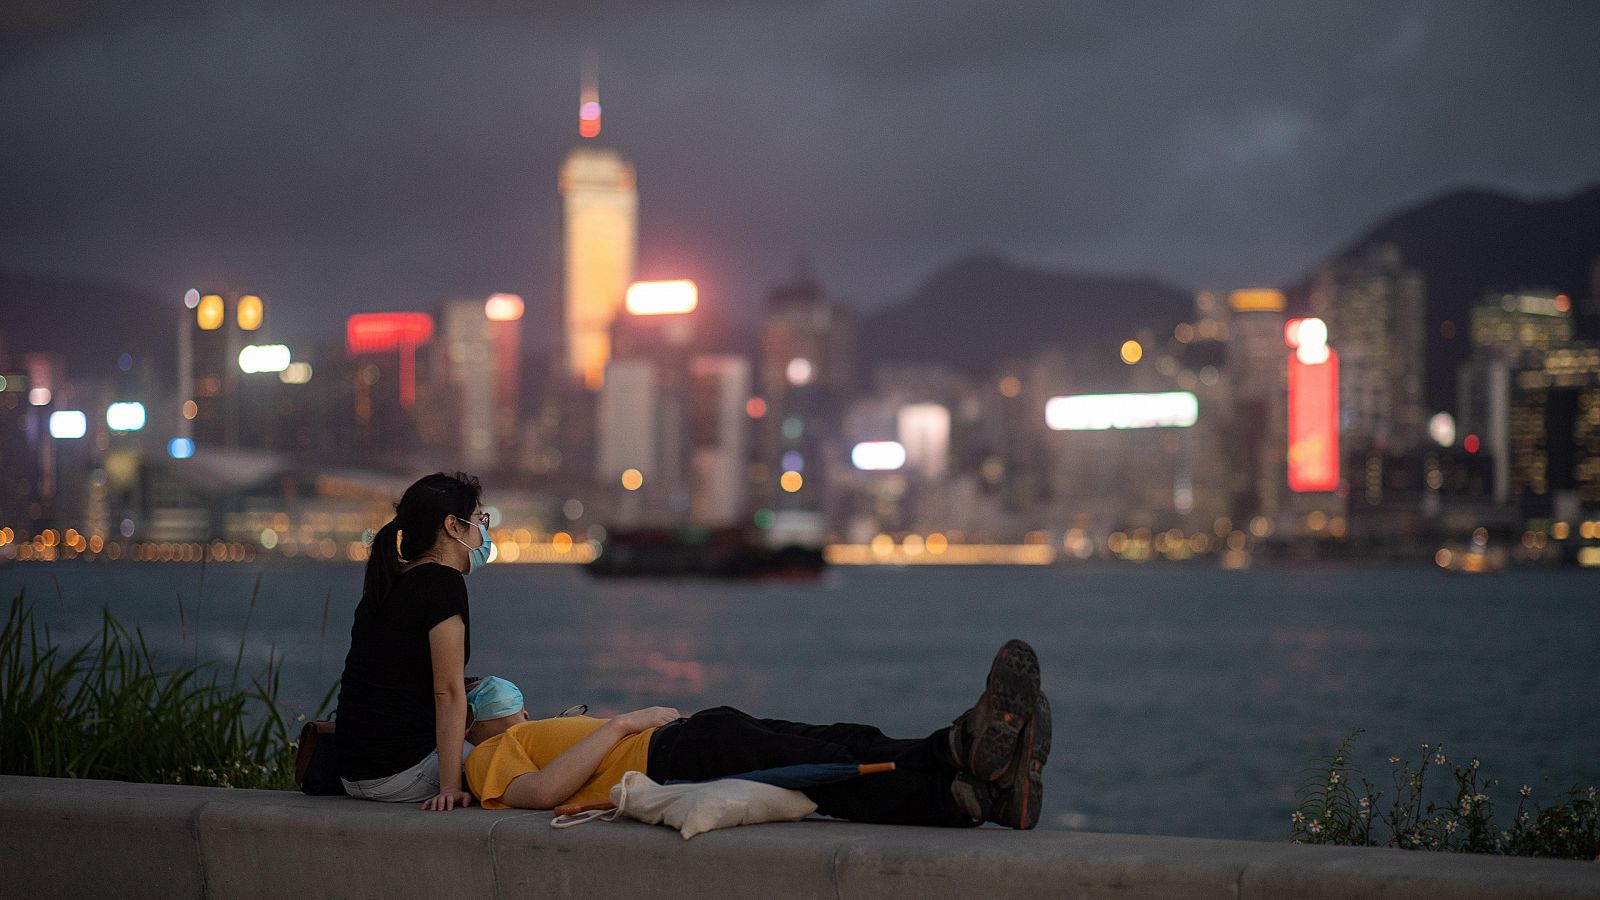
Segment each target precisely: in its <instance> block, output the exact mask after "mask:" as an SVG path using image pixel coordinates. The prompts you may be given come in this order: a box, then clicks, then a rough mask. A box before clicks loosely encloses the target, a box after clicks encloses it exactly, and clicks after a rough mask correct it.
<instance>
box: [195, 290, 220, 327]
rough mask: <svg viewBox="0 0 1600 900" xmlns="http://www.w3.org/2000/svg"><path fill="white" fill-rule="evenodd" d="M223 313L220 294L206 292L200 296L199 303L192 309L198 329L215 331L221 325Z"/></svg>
mask: <svg viewBox="0 0 1600 900" xmlns="http://www.w3.org/2000/svg"><path fill="white" fill-rule="evenodd" d="M223 315H224V314H223V310H222V295H221V294H207V295H205V296H204V297H201V298H200V305H199V306H198V307H196V308H195V311H194V320H195V322H196V323H197V324H199V326H200V330H202V331H216V330H217V329H218V328H221V327H222V319H223Z"/></svg>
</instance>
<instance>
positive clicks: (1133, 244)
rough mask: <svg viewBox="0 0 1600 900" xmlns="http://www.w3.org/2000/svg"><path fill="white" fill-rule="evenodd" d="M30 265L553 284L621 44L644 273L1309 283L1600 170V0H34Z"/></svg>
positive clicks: (117, 273)
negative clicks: (989, 266)
mask: <svg viewBox="0 0 1600 900" xmlns="http://www.w3.org/2000/svg"><path fill="white" fill-rule="evenodd" d="M11 6H13V7H15V9H10V10H7V11H5V12H3V13H0V17H3V18H0V22H3V25H0V34H3V37H0V268H6V269H12V270H27V271H43V272H54V273H62V274H71V275H78V276H93V277H109V278H115V279H119V280H124V281H128V282H131V283H134V284H137V285H140V286H145V287H148V288H151V289H154V290H158V291H162V292H165V293H168V294H170V295H172V296H173V297H174V298H176V297H177V296H178V295H179V294H181V292H182V290H183V289H185V288H187V287H189V286H192V285H193V286H200V287H204V286H206V285H207V284H219V285H222V284H232V285H235V286H238V287H248V288H251V289H254V290H259V291H263V292H266V293H267V294H268V295H269V296H270V297H271V298H272V301H273V303H274V319H275V322H274V324H275V326H276V327H275V331H277V332H278V333H279V334H280V335H282V336H290V337H300V336H310V335H312V334H314V333H318V332H324V333H325V332H328V331H332V330H334V329H336V328H337V323H338V321H339V320H340V318H341V317H342V316H343V315H344V314H346V313H348V312H353V311H358V310H363V309H386V308H394V309H403V308H427V307H429V306H431V305H432V304H433V303H434V302H436V301H438V300H439V299H442V298H444V297H447V296H457V295H459V296H474V295H481V294H482V293H484V292H487V291H490V290H516V291H520V292H523V293H526V294H528V295H530V298H531V299H533V300H534V301H535V303H536V305H538V306H544V305H547V303H539V299H540V298H541V297H545V296H547V295H548V294H549V292H550V288H551V285H552V284H553V277H552V262H553V253H552V245H553V235H554V225H555V223H556V222H557V220H558V213H559V210H558V206H557V199H556V193H555V171H556V168H557V166H558V165H559V162H560V159H561V157H562V155H563V154H564V153H565V152H566V151H567V150H568V149H569V148H570V147H571V146H572V145H573V144H574V143H575V142H576V141H577V136H576V108H577V96H576V95H577V87H578V85H577V81H578V69H579V60H580V58H581V52H582V48H583V47H584V46H586V45H590V46H593V47H595V48H596V49H597V50H598V54H599V58H600V66H601V99H602V102H603V105H604V109H605V134H604V135H603V137H604V139H606V140H607V141H608V142H610V143H613V144H614V145H616V146H617V147H619V148H621V149H622V150H623V151H624V152H625V153H627V154H628V155H629V156H630V157H631V158H632V159H633V160H634V161H635V163H636V164H637V166H638V169H639V185H640V197H641V214H642V248H641V249H642V260H641V262H642V275H644V276H647V277H648V276H689V277H695V278H697V279H699V280H700V281H701V283H702V291H703V295H704V297H705V300H706V302H708V303H727V304H730V305H733V306H736V307H743V308H753V307H754V305H755V303H756V300H757V298H758V297H759V296H760V295H761V292H762V291H763V290H764V288H765V286H766V285H768V284H769V283H770V282H771V281H772V280H774V279H775V278H778V277H780V276H782V275H784V274H785V273H787V272H788V271H789V270H790V269H791V268H792V261H793V260H794V259H795V258H796V256H797V255H800V254H806V255H808V256H809V257H810V258H811V260H812V262H813V264H814V267H815V269H816V270H817V272H818V273H819V274H820V275H821V276H822V278H823V279H824V281H825V282H826V284H827V285H828V286H829V287H830V288H831V289H832V291H833V292H835V293H836V294H838V295H840V296H843V297H845V298H847V299H850V300H852V301H854V302H857V303H859V304H860V305H861V306H863V307H874V306H878V305H881V304H883V303H886V302H890V301H892V300H894V299H897V298H900V297H903V296H904V295H906V294H907V293H909V292H910V291H911V290H912V289H913V288H914V287H915V285H916V283H917V282H918V281H919V280H920V279H922V278H923V277H925V276H926V275H928V274H929V273H930V272H931V271H932V270H933V269H935V268H936V267H938V266H939V265H941V264H943V263H945V262H948V261H950V260H951V259H953V258H954V257H956V256H959V255H961V254H964V253H967V252H970V251H973V250H978V249H989V250H998V251H1001V252H1003V253H1006V254H1008V255H1011V256H1013V257H1014V258H1016V259H1018V260H1020V261H1023V262H1027V263H1034V264H1039V265H1045V266H1051V267H1061V268H1083V269H1092V270H1098V271H1110V272H1141V273H1149V274H1154V275H1157V276H1160V277H1162V278H1166V279H1169V280H1171V281H1173V282H1175V283H1177V284H1179V285H1183V286H1197V285H1216V286H1220V287H1232V286H1238V285H1244V284H1252V283H1278V282H1282V281H1285V280H1287V279H1289V278H1291V277H1293V276H1294V275H1296V274H1297V273H1299V272H1300V271H1301V270H1302V268H1303V267H1305V266H1307V265H1309V264H1310V263H1312V262H1314V261H1315V260H1316V259H1317V258H1318V257H1320V256H1322V255H1323V254H1326V253H1327V252H1329V251H1330V250H1332V249H1334V248H1335V247H1336V246H1337V245H1339V244H1341V243H1342V242H1344V241H1346V240H1348V239H1349V238H1351V237H1352V236H1353V235H1354V234H1355V233H1356V232H1357V231H1359V230H1360V229H1361V228H1362V227H1364V226H1365V225H1367V224H1369V223H1370V222H1371V221H1372V220H1374V219H1375V218H1377V217H1380V216H1382V215H1384V214H1386V213H1388V212H1390V211H1392V210H1394V209H1395V208H1396V207H1397V206H1399V205H1403V204H1407V203H1412V202H1416V201H1419V200H1421V199H1424V198H1426V197H1427V196H1429V195H1431V194H1433V193H1435V192H1437V191H1440V190H1443V189H1446V188H1450V187H1455V186H1460V185H1476V186H1487V187H1495V188H1502V189H1506V190H1510V191H1514V192H1518V193H1524V194H1530V195H1552V194H1565V193H1568V192H1570V191H1571V190H1573V189H1575V188H1577V187H1578V186H1580V185H1583V184H1586V183H1589V182H1591V181H1593V180H1595V179H1597V178H1600V103H1597V102H1596V98H1600V7H1596V5H1595V4H1593V3H1589V2H1566V3H1561V2H1540V0H1522V2H1505V3H1478V2H1465V0H1462V2H1448V0H1446V2H1432V3H1424V2H1401V0H1396V2H1385V3H1353V2H1337V3H1336V2H1327V3H1300V2H1285V0H1233V2H1214V3H1200V2H1196V3H1188V2H1171V3H1143V2H1128V0H1104V2H1064V0H1042V2H1004V3H995V2H992V0H990V2H982V0H972V2H967V0H891V2H876V0H820V2H798V0H797V2H766V3H747V4H746V3H732V2H728V3H720V2H700V3H672V4H669V3H664V2H663V3H645V2H637V3H626V2H604V0H592V2H572V0H544V2H538V0H527V2H512V0H502V2H470V0H452V2H445V0H437V2H433V0H395V2H381V3H380V2H363V0H343V2H336V3H326V2H313V0H304V2H283V3H254V2H219V3H202V2H185V0H154V2H139V3H104V2H99V0H77V2H67V3H54V2H49V0H36V2H26V0H25V2H22V3H17V4H11Z"/></svg>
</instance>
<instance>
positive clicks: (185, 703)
mask: <svg viewBox="0 0 1600 900" xmlns="http://www.w3.org/2000/svg"><path fill="white" fill-rule="evenodd" d="M241 642H242V639H241ZM276 662H277V660H276V655H275V654H271V653H269V655H268V663H267V669H266V672H265V673H264V675H262V676H261V677H252V678H251V679H250V686H249V688H248V689H241V688H240V687H239V686H238V684H237V670H236V672H235V676H234V680H233V681H232V682H229V683H222V682H220V681H218V679H217V676H216V673H215V671H214V670H213V669H212V667H211V666H209V665H179V666H177V667H176V668H173V669H170V670H162V669H161V668H159V667H158V666H157V665H156V662H155V659H154V656H153V655H152V653H151V651H150V648H149V647H148V646H147V645H146V643H145V640H144V635H143V633H142V632H141V631H140V630H139V629H137V628H136V629H134V631H133V632H131V633H130V632H129V631H128V630H127V629H126V628H124V627H123V626H122V625H121V623H119V622H118V621H117V620H116V619H115V618H114V617H112V615H111V614H110V613H109V612H102V619H101V626H100V633H99V635H98V637H96V638H94V639H91V640H90V641H88V642H87V643H85V644H84V645H83V646H82V647H79V648H77V649H76V650H74V651H71V652H67V651H66V650H64V649H63V648H62V647H60V646H58V645H57V644H56V643H55V642H54V641H53V640H52V639H51V637H50V629H49V627H48V626H41V625H40V624H39V623H38V621H37V619H36V618H35V616H34V611H33V609H32V607H30V606H29V605H28V604H27V603H26V600H25V597H24V596H23V595H18V596H17V597H16V598H14V599H13V600H12V601H11V605H10V609H9V611H8V613H7V615H6V619H5V623H4V626H3V627H0V773H5V774H9V775H35V776H47V777H57V778H108V779H116V780H122V781H143V782H163V783H169V784H198V785H214V786H221V787H253V788H276V789H292V788H293V787H294V779H293V776H294V753H295V745H294V743H293V741H292V740H291V739H290V737H291V736H290V732H289V729H290V727H291V723H290V721H288V720H287V719H286V718H285V716H284V715H283V713H282V712H281V711H280V706H279V702H278V676H279V671H278V670H277V666H276ZM332 693H333V692H332V691H330V692H329V698H331V696H332ZM326 704H327V698H325V699H324V702H323V706H324V707H326Z"/></svg>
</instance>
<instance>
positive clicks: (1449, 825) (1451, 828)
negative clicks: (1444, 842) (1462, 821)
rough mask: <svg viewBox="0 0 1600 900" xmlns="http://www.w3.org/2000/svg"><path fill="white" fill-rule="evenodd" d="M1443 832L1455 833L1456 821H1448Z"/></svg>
mask: <svg viewBox="0 0 1600 900" xmlns="http://www.w3.org/2000/svg"><path fill="white" fill-rule="evenodd" d="M1444 830H1445V831H1455V830H1456V820H1455V819H1451V820H1450V821H1448V822H1446V823H1444Z"/></svg>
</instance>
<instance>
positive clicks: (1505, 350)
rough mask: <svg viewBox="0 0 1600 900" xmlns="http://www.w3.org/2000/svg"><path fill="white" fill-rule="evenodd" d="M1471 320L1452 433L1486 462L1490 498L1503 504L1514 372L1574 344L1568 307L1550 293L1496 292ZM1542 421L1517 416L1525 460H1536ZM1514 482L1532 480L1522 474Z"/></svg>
mask: <svg viewBox="0 0 1600 900" xmlns="http://www.w3.org/2000/svg"><path fill="white" fill-rule="evenodd" d="M1470 321H1471V334H1470V337H1471V341H1472V350H1471V356H1470V357H1468V359H1467V361H1466V362H1465V363H1463V364H1462V365H1461V367H1460V369H1459V370H1458V371H1459V374H1458V375H1457V379H1456V418H1455V426H1456V428H1455V431H1456V432H1457V434H1458V435H1459V437H1460V439H1461V440H1464V441H1470V442H1471V443H1472V445H1473V447H1472V449H1473V452H1474V453H1481V454H1483V455H1484V456H1486V457H1487V458H1488V459H1489V460H1490V463H1489V464H1490V465H1491V467H1492V469H1493V472H1494V478H1493V484H1494V487H1493V495H1494V498H1495V500H1496V502H1498V503H1506V502H1508V501H1510V499H1511V496H1512V483H1513V479H1512V474H1511V467H1512V458H1513V455H1514V454H1513V451H1512V440H1513V439H1512V417H1513V411H1512V408H1511V389H1512V379H1513V377H1514V374H1515V372H1516V371H1517V370H1519V369H1522V368H1527V367H1530V366H1539V365H1541V360H1542V359H1543V357H1544V356H1545V355H1546V354H1547V353H1548V352H1549V351H1550V350H1552V349H1554V348H1557V347H1561V346H1565V345H1566V344H1567V343H1568V342H1569V341H1571V340H1572V336H1573V333H1574V324H1575V323H1574V319H1573V314H1572V304H1571V302H1570V301H1569V300H1568V298H1567V297H1566V296H1564V295H1561V294H1558V293H1555V292H1553V291H1547V292H1535V291H1520V292H1516V293H1499V292H1495V293H1492V294H1490V295H1489V296H1487V297H1485V298H1484V300H1483V302H1482V303H1481V304H1479V305H1478V306H1477V307H1475V308H1474V309H1473V310H1472V313H1471V320H1470ZM1541 421H1542V419H1541V417H1540V415H1539V414H1537V413H1536V412H1535V411H1533V410H1519V411H1518V413H1517V432H1518V437H1517V442H1518V444H1519V446H1520V451H1519V452H1520V454H1521V456H1522V458H1524V459H1528V460H1531V459H1533V458H1535V457H1536V456H1537V454H1536V453H1533V451H1532V448H1534V447H1536V446H1537V445H1538V443H1539V441H1540V440H1542V434H1541V432H1542V425H1541V424H1540V423H1541ZM1530 453H1533V455H1531V456H1530ZM1530 464H1531V463H1530ZM1518 483H1519V484H1530V483H1532V482H1530V481H1529V480H1528V478H1527V477H1526V473H1525V474H1524V477H1520V478H1519V479H1518Z"/></svg>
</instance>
